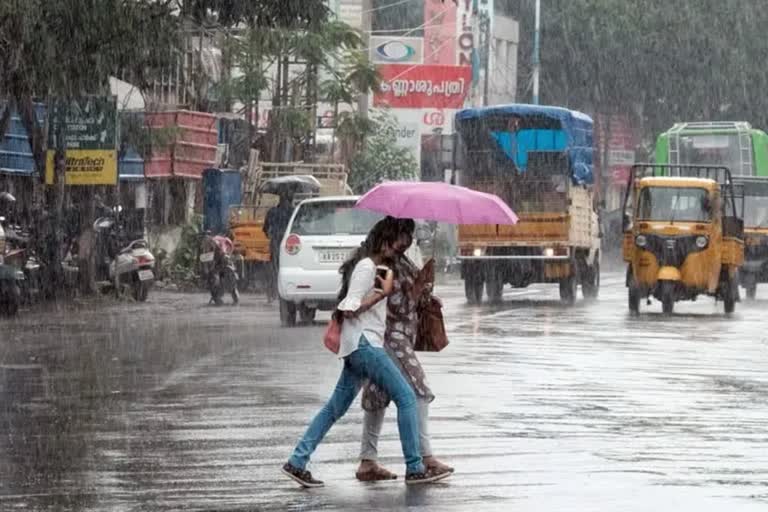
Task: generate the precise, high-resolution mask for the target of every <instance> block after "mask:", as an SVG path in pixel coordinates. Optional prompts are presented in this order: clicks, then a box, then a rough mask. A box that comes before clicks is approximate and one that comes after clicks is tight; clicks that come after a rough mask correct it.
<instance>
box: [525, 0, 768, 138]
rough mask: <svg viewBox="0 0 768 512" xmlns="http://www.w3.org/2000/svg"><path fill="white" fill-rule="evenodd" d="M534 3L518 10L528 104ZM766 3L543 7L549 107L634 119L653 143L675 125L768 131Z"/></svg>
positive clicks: (596, 0)
mask: <svg viewBox="0 0 768 512" xmlns="http://www.w3.org/2000/svg"><path fill="white" fill-rule="evenodd" d="M533 8H534V0H525V1H524V2H521V5H520V7H519V11H520V19H521V38H520V39H521V47H520V64H521V66H520V72H521V79H520V80H519V84H520V85H521V87H522V90H521V91H520V93H519V97H520V98H525V99H527V98H529V97H530V82H529V81H528V80H526V79H525V77H528V76H530V63H531V59H530V56H531V54H532V53H531V52H532V39H533V37H532V35H533ZM766 26H768V10H766V9H765V2H763V1H762V0H744V1H741V2H723V1H719V0H681V1H677V2H669V1H662V0H647V1H644V2H626V1H623V0H548V1H547V2H542V36H541V58H542V76H541V91H542V103H547V104H558V105H566V106H570V107H573V108H579V109H583V110H590V111H593V112H598V113H608V114H610V113H628V114H635V115H636V117H637V118H638V120H640V121H643V123H644V127H645V131H646V134H647V135H654V134H657V133H658V132H660V131H662V130H664V129H666V128H668V127H669V126H671V125H672V123H674V122H676V121H696V120H725V119H730V120H747V121H750V122H752V123H753V124H755V125H757V126H761V127H766V126H768V97H766V95H765V93H764V91H765V90H766V86H768V75H766V74H765V73H764V72H763V71H762V68H761V66H759V65H756V63H758V62H762V61H763V60H765V43H764V40H765V35H764V32H765V27H766Z"/></svg>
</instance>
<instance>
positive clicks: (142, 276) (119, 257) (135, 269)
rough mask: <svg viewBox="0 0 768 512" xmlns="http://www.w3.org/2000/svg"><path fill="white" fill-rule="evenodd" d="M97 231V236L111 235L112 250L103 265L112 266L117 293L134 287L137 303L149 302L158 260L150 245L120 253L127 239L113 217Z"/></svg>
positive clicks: (141, 244)
mask: <svg viewBox="0 0 768 512" xmlns="http://www.w3.org/2000/svg"><path fill="white" fill-rule="evenodd" d="M93 228H94V230H95V231H96V232H97V233H102V234H106V235H107V238H108V244H109V246H110V247H109V250H108V254H107V256H106V257H105V258H104V260H103V261H102V263H103V264H106V265H108V268H109V279H110V281H112V282H113V283H114V286H115V290H116V291H117V293H118V294H119V293H120V290H121V289H122V287H123V286H130V287H131V290H132V293H133V298H134V299H136V300H137V301H139V302H144V301H146V300H147V296H148V295H149V289H150V288H151V287H152V283H153V282H154V280H155V271H154V270H155V257H154V255H153V254H152V252H150V250H149V244H148V243H147V241H146V240H134V241H132V242H130V243H128V244H127V245H126V246H124V247H122V248H121V249H119V250H116V247H120V246H122V244H123V243H125V239H126V237H125V234H124V232H123V230H122V229H120V226H119V225H118V224H117V222H116V220H115V219H114V218H113V217H101V218H99V219H97V220H96V222H94V223H93ZM115 253H116V254H115ZM113 254H114V256H112V255H113Z"/></svg>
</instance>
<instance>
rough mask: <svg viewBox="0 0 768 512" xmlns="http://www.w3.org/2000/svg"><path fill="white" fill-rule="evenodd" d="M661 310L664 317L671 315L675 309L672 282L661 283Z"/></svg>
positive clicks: (673, 285) (673, 284)
mask: <svg viewBox="0 0 768 512" xmlns="http://www.w3.org/2000/svg"><path fill="white" fill-rule="evenodd" d="M660 286H661V292H660V294H659V295H660V296H661V310H662V312H663V313H664V314H665V315H671V314H672V311H673V310H674V309H675V283H674V282H673V281H662V282H661V285H660Z"/></svg>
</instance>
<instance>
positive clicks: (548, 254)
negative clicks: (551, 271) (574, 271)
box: [544, 247, 555, 258]
mask: <svg viewBox="0 0 768 512" xmlns="http://www.w3.org/2000/svg"><path fill="white" fill-rule="evenodd" d="M554 255H555V250H554V249H553V248H552V247H547V248H545V249H544V257H545V258H551V257H552V256H554Z"/></svg>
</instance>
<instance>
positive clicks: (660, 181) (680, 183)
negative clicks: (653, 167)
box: [638, 176, 720, 190]
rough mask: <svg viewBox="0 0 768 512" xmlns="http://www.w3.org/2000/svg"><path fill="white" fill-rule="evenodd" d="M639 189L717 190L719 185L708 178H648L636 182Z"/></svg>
mask: <svg viewBox="0 0 768 512" xmlns="http://www.w3.org/2000/svg"><path fill="white" fill-rule="evenodd" d="M638 184H639V186H641V187H674V188H705V189H707V190H714V189H719V188H720V185H718V183H717V182H716V181H715V180H713V179H709V178H688V177H679V176H674V177H670V176H648V177H645V178H641V179H640V180H639V181H638Z"/></svg>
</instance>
